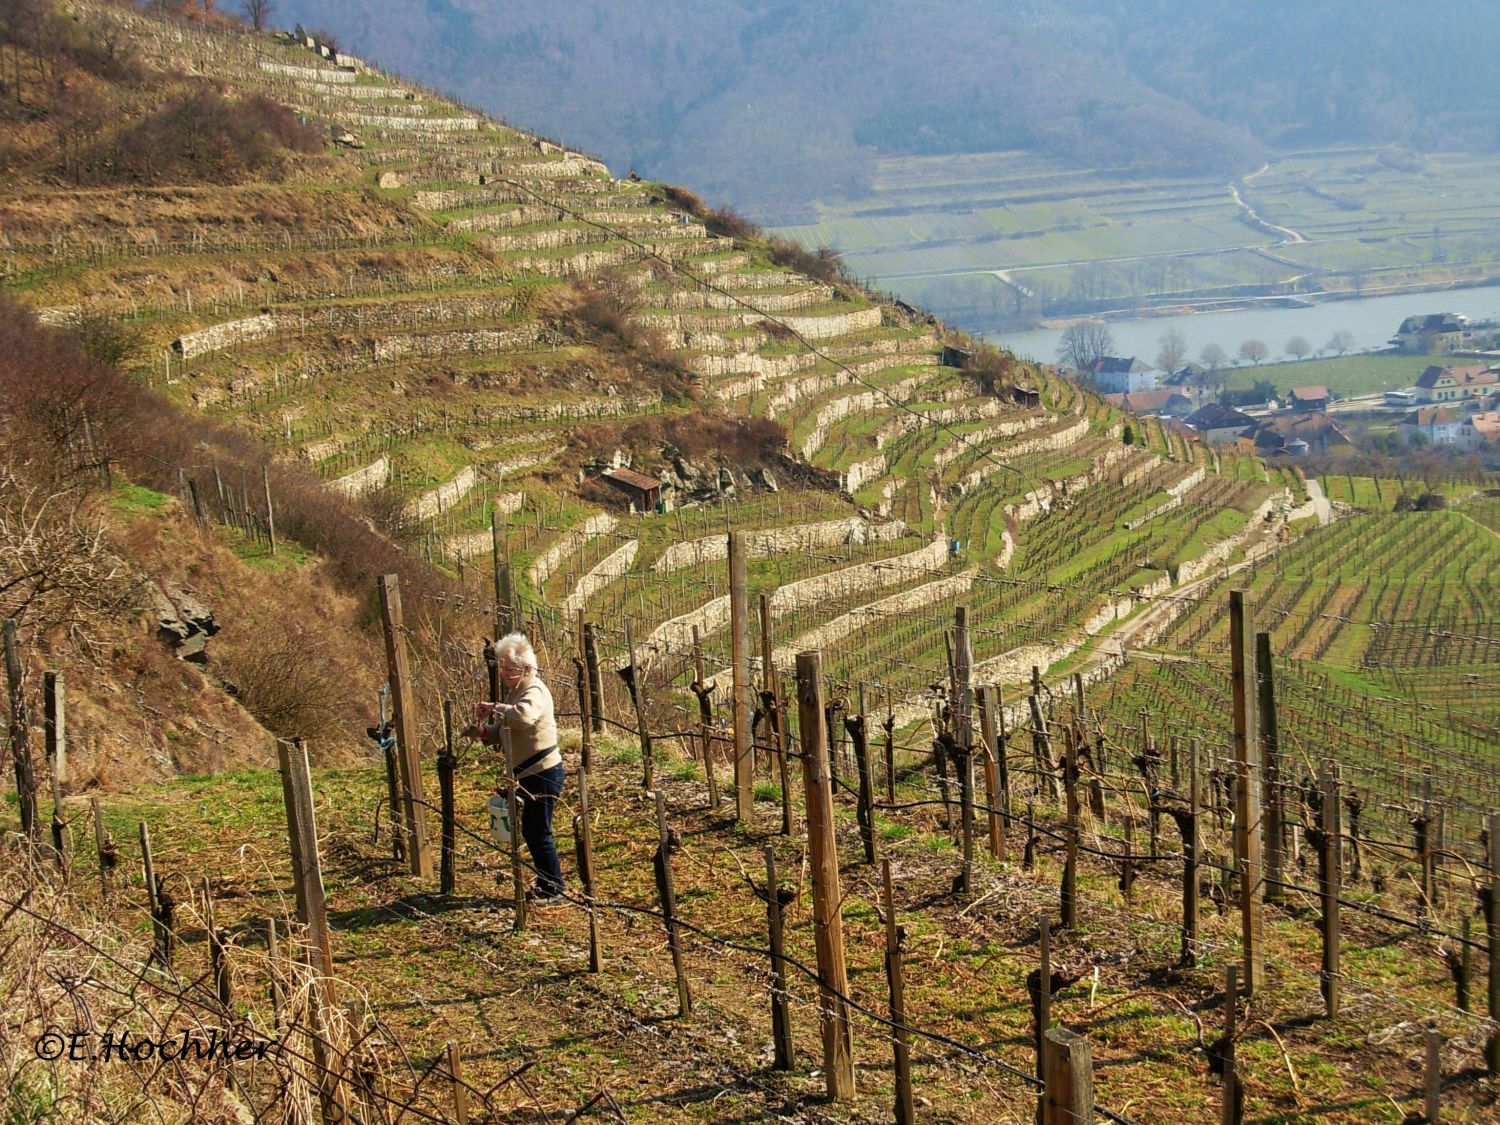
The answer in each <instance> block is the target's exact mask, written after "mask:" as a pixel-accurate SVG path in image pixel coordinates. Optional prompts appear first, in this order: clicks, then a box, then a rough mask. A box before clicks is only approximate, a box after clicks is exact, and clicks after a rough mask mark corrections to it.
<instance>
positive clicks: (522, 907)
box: [500, 725, 526, 933]
mask: <svg viewBox="0 0 1500 1125" xmlns="http://www.w3.org/2000/svg"><path fill="white" fill-rule="evenodd" d="M500 746H501V748H502V750H503V751H504V754H505V797H506V803H507V805H508V807H509V809H510V900H511V905H512V906H513V907H514V908H515V912H516V916H515V920H514V921H513V922H512V923H511V932H513V933H520V932H521V931H522V930H524V929H525V928H526V884H525V880H524V879H523V878H522V875H521V783H520V782H519V781H517V780H516V755H515V749H514V748H513V746H512V744H511V736H510V727H508V726H503V725H502V726H501V727H500Z"/></svg>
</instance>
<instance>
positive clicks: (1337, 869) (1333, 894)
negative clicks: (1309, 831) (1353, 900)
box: [1318, 762, 1344, 1019]
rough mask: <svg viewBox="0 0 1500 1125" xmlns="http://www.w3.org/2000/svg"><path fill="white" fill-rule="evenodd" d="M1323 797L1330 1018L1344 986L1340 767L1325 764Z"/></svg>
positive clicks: (1321, 870)
mask: <svg viewBox="0 0 1500 1125" xmlns="http://www.w3.org/2000/svg"><path fill="white" fill-rule="evenodd" d="M1318 783H1319V789H1320V791H1321V794H1322V802H1321V803H1322V824H1321V831H1322V847H1321V849H1320V853H1321V854H1320V856H1319V864H1318V892H1319V898H1320V900H1321V906H1322V912H1323V919H1322V922H1323V925H1322V929H1323V978H1322V984H1323V1003H1324V1007H1325V1010H1326V1011H1327V1014H1328V1018H1329V1019H1333V1018H1334V1017H1336V1016H1337V1015H1338V1014H1339V1004H1340V1000H1341V997H1342V995H1343V982H1342V979H1341V978H1340V976H1339V960H1340V952H1341V950H1340V941H1341V932H1340V918H1339V896H1340V895H1341V894H1342V893H1343V869H1344V860H1343V841H1342V839H1341V835H1340V823H1339V821H1340V815H1339V814H1340V807H1339V796H1340V794H1339V777H1338V767H1337V766H1334V765H1330V764H1329V763H1327V762H1325V763H1324V764H1323V767H1322V769H1321V770H1320V771H1319V776H1318Z"/></svg>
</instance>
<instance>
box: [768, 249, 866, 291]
mask: <svg viewBox="0 0 1500 1125" xmlns="http://www.w3.org/2000/svg"><path fill="white" fill-rule="evenodd" d="M770 246H771V260H772V261H773V262H775V263H776V264H777V265H778V266H781V267H782V268H783V269H788V270H794V271H795V272H797V273H802V274H806V275H807V276H808V277H811V278H814V279H816V280H818V281H821V282H823V283H824V284H826V285H837V284H839V283H840V282H847V281H848V280H849V278H848V275H847V274H846V273H845V272H844V262H843V259H842V258H840V257H839V252H838V251H837V250H835V249H833V247H831V246H820V247H818V249H817V250H809V249H808V248H807V247H805V246H803V245H802V244H801V243H800V242H795V241H793V240H792V239H790V238H772V239H771V240H770Z"/></svg>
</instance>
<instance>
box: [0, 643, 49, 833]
mask: <svg viewBox="0 0 1500 1125" xmlns="http://www.w3.org/2000/svg"><path fill="white" fill-rule="evenodd" d="M0 634H3V637H4V647H5V681H6V685H7V687H8V688H9V691H10V754H11V763H12V764H13V765H14V766H15V771H16V804H17V807H18V808H19V810H20V813H21V835H23V836H25V837H26V839H27V841H28V842H29V843H30V844H31V845H32V846H33V847H34V846H35V845H36V842H37V839H38V837H39V836H40V835H41V825H40V823H39V821H38V817H37V797H36V766H35V765H34V764H33V762H32V760H31V733H30V731H31V727H30V723H29V721H28V720H27V718H26V696H25V693H24V692H23V690H22V680H23V677H22V674H21V650H20V646H19V645H18V644H17V643H16V622H15V619H14V618H9V617H8V618H6V619H5V622H4V624H3V626H0Z"/></svg>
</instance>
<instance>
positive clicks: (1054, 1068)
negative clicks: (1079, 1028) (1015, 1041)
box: [1042, 1027, 1094, 1125]
mask: <svg viewBox="0 0 1500 1125" xmlns="http://www.w3.org/2000/svg"><path fill="white" fill-rule="evenodd" d="M1042 1050H1043V1052H1044V1053H1045V1054H1046V1056H1047V1063H1046V1074H1047V1077H1046V1080H1045V1081H1046V1088H1045V1090H1044V1091H1043V1101H1042V1105H1043V1107H1044V1108H1043V1112H1042V1120H1043V1122H1044V1123H1045V1125H1093V1120H1094V1061H1093V1053H1092V1051H1091V1050H1090V1048H1089V1041H1088V1040H1087V1039H1085V1038H1084V1037H1083V1036H1081V1035H1077V1034H1075V1033H1073V1032H1071V1031H1069V1030H1068V1029H1067V1028H1065V1027H1053V1028H1048V1030H1047V1033H1046V1035H1045V1036H1043V1038H1042Z"/></svg>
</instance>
